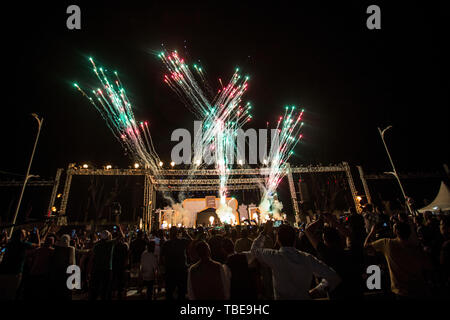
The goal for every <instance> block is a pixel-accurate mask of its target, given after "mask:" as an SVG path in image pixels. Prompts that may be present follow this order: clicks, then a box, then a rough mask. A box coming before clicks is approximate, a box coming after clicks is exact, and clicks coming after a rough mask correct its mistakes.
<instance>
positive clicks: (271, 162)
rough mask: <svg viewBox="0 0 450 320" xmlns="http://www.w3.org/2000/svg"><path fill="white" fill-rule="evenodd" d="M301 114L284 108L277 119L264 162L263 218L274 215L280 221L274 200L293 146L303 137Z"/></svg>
mask: <svg viewBox="0 0 450 320" xmlns="http://www.w3.org/2000/svg"><path fill="white" fill-rule="evenodd" d="M303 112H304V110H303V109H302V110H301V112H300V113H297V112H296V110H295V106H286V107H285V113H284V116H280V118H279V119H278V122H277V127H276V130H277V132H278V135H277V136H276V139H272V143H271V147H270V152H269V155H268V159H267V161H266V163H267V166H268V170H269V174H268V176H267V178H266V181H265V186H264V188H263V192H262V197H261V202H260V205H259V208H260V211H261V213H263V215H264V216H266V215H267V214H268V213H270V214H273V215H274V218H277V219H281V217H280V216H279V211H280V210H279V207H280V203H279V202H278V199H277V198H276V190H277V188H278V185H279V184H280V182H281V179H282V178H283V176H284V175H285V174H286V171H287V170H288V169H289V168H288V160H289V158H290V157H291V155H292V154H293V153H294V148H295V146H296V145H297V143H298V142H299V141H300V140H301V139H302V137H303V135H302V134H301V133H300V131H301V128H302V127H303V122H302V117H303ZM281 208H282V206H281Z"/></svg>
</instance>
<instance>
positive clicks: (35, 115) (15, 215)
mask: <svg viewBox="0 0 450 320" xmlns="http://www.w3.org/2000/svg"><path fill="white" fill-rule="evenodd" d="M31 115H32V116H33V118H35V119H36V121H37V122H38V132H37V135H36V140H35V141H34V146H33V152H32V153H31V158H30V162H29V163H28V169H27V174H26V175H25V181H24V182H23V185H22V191H21V192H20V197H19V202H18V203H17V207H16V212H15V213H14V220H13V222H12V227H11V230H10V231H9V237H10V238H11V236H12V233H13V231H14V225H15V224H16V220H17V215H18V213H19V209H20V204H21V202H22V198H23V193H24V192H25V187H26V186H27V182H28V179H30V178H37V177H39V176H36V175H32V174H31V175H30V169H31V163H32V162H33V157H34V152H35V151H36V146H37V143H38V140H39V134H40V133H41V128H42V123H43V122H44V118H41V119H39V117H38V115H37V114H36V113H32V114H31Z"/></svg>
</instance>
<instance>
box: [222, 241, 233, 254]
mask: <svg viewBox="0 0 450 320" xmlns="http://www.w3.org/2000/svg"><path fill="white" fill-rule="evenodd" d="M222 247H223V250H224V251H225V254H226V255H227V256H229V255H230V254H233V253H234V244H233V241H232V240H231V239H229V238H225V239H223V242H222Z"/></svg>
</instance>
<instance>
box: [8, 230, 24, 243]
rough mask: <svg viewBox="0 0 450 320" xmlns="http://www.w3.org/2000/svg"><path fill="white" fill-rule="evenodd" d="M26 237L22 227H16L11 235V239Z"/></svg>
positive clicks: (21, 239)
mask: <svg viewBox="0 0 450 320" xmlns="http://www.w3.org/2000/svg"><path fill="white" fill-rule="evenodd" d="M25 238H26V234H25V230H24V229H20V228H19V229H16V230H14V231H13V233H12V235H11V241H23V240H25Z"/></svg>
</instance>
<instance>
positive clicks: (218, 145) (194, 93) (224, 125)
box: [158, 51, 251, 220]
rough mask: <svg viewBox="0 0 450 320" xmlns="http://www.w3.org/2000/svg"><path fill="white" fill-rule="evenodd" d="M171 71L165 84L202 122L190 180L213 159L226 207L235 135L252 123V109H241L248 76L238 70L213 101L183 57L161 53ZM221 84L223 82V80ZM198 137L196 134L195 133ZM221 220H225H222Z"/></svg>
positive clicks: (222, 203) (195, 67)
mask: <svg viewBox="0 0 450 320" xmlns="http://www.w3.org/2000/svg"><path fill="white" fill-rule="evenodd" d="M158 56H159V58H161V59H162V61H163V62H164V64H165V66H166V67H167V69H168V71H169V75H165V76H164V82H166V83H167V84H168V85H169V87H170V88H171V89H172V90H174V91H175V93H176V94H177V95H178V96H179V97H180V98H181V99H182V101H183V102H184V103H185V104H186V105H187V107H188V108H190V109H191V110H193V111H194V114H195V115H196V116H197V117H198V118H199V119H201V120H202V122H203V128H202V129H201V134H202V137H201V141H200V143H198V145H195V144H194V156H193V163H192V164H191V172H192V174H191V176H190V177H189V178H191V177H192V176H193V175H194V170H195V169H198V168H199V167H200V166H201V165H202V159H211V157H210V156H211V151H212V154H213V156H212V159H211V160H213V161H207V162H208V163H207V164H211V162H214V163H215V166H216V169H217V171H218V173H219V176H220V185H219V196H220V200H221V205H224V206H226V203H225V199H226V195H227V188H226V185H227V180H228V171H229V170H230V168H231V166H232V165H233V162H234V161H233V160H234V157H233V156H234V151H235V150H236V140H235V137H236V135H237V134H236V132H237V130H238V129H239V128H241V127H242V126H243V125H244V124H245V123H246V122H248V121H250V119H251V115H250V114H249V110H250V109H251V105H250V104H249V103H247V104H246V105H244V106H241V104H240V103H241V99H242V96H243V94H244V93H245V91H246V90H247V88H248V82H247V81H248V79H249V78H248V77H242V76H241V75H240V74H239V69H236V71H235V73H234V74H233V76H232V77H231V80H230V81H229V83H228V85H227V86H225V87H223V86H222V88H221V89H219V90H218V93H217V94H216V96H215V97H214V98H212V99H211V98H208V97H207V96H206V94H205V93H204V91H203V89H202V88H201V87H200V85H199V84H198V83H197V81H196V79H195V77H194V75H193V74H192V72H191V71H190V69H189V66H188V65H187V64H186V63H185V62H184V59H182V58H180V57H179V56H178V54H177V52H176V51H174V52H172V53H171V54H166V53H164V52H162V53H160V54H159V55H158ZM194 69H195V70H196V71H197V72H198V73H200V78H201V81H202V82H205V77H204V75H203V73H202V69H201V68H199V67H198V66H197V65H194ZM220 83H221V84H222V81H221V80H220ZM196 134H197V133H196ZM197 137H198V136H197ZM221 220H222V218H221Z"/></svg>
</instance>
